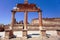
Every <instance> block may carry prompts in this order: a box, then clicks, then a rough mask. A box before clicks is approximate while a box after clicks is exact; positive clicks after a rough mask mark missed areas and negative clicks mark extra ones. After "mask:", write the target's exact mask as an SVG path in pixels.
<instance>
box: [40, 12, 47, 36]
mask: <svg viewBox="0 0 60 40" xmlns="http://www.w3.org/2000/svg"><path fill="white" fill-rule="evenodd" d="M39 30H40V33H41V36H46V30H44V29H43V23H42V11H39Z"/></svg>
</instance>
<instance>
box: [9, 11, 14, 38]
mask: <svg viewBox="0 0 60 40" xmlns="http://www.w3.org/2000/svg"><path fill="white" fill-rule="evenodd" d="M14 23H15V11H12V20H11V26H10V32H9V36H10V38H11V37H13V26H14Z"/></svg>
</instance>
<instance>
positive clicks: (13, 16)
mask: <svg viewBox="0 0 60 40" xmlns="http://www.w3.org/2000/svg"><path fill="white" fill-rule="evenodd" d="M15 13H16V12H15V11H12V20H11V21H12V22H11V26H12V27H13V25H14V23H15V22H14V21H15Z"/></svg>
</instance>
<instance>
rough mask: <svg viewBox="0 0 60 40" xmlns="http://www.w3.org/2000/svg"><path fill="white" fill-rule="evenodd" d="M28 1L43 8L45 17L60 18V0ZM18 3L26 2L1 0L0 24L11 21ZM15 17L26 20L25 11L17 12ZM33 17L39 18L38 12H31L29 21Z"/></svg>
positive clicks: (22, 0) (21, 0)
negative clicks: (12, 11) (13, 10)
mask: <svg viewBox="0 0 60 40" xmlns="http://www.w3.org/2000/svg"><path fill="white" fill-rule="evenodd" d="M28 2H29V3H34V4H36V6H37V7H40V8H41V10H42V14H43V18H60V0H28ZM18 3H24V0H0V24H9V23H11V14H12V13H11V10H12V9H13V7H15V6H16V4H18ZM15 18H16V20H17V21H21V20H24V13H23V12H17V13H16V15H15ZM33 18H38V13H37V12H29V14H28V20H29V22H31V20H32V19H33Z"/></svg>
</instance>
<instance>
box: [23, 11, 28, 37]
mask: <svg viewBox="0 0 60 40" xmlns="http://www.w3.org/2000/svg"><path fill="white" fill-rule="evenodd" d="M27 20H28V12H27V11H25V13H24V30H23V36H27V23H28V22H27Z"/></svg>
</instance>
